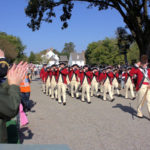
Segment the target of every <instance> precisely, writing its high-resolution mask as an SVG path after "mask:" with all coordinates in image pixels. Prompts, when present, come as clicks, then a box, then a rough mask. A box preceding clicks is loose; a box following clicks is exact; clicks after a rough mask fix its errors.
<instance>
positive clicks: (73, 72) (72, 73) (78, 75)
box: [69, 69, 80, 82]
mask: <svg viewBox="0 0 150 150" xmlns="http://www.w3.org/2000/svg"><path fill="white" fill-rule="evenodd" d="M74 74H75V77H76V81H77V82H78V81H79V78H80V71H79V70H78V69H76V70H70V72H69V80H70V81H71V80H72V77H73V75H74Z"/></svg>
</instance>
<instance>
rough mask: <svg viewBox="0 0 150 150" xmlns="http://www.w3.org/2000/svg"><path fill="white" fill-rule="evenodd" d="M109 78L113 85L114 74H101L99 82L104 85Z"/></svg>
mask: <svg viewBox="0 0 150 150" xmlns="http://www.w3.org/2000/svg"><path fill="white" fill-rule="evenodd" d="M107 78H109V81H110V83H112V79H113V73H112V72H109V73H101V74H100V76H99V81H100V82H103V84H104V83H105V81H106V79H107Z"/></svg>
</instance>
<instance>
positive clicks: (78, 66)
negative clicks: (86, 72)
mask: <svg viewBox="0 0 150 150" xmlns="http://www.w3.org/2000/svg"><path fill="white" fill-rule="evenodd" d="M75 66H76V67H79V65H78V64H73V65H72V66H71V67H75Z"/></svg>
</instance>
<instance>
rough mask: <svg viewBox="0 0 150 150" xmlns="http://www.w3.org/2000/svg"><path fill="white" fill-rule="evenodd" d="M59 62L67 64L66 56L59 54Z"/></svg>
mask: <svg viewBox="0 0 150 150" xmlns="http://www.w3.org/2000/svg"><path fill="white" fill-rule="evenodd" d="M59 63H65V64H66V65H68V58H67V56H65V55H64V56H60V57H59Z"/></svg>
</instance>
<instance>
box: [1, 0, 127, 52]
mask: <svg viewBox="0 0 150 150" xmlns="http://www.w3.org/2000/svg"><path fill="white" fill-rule="evenodd" d="M27 3H28V0H1V1H0V32H6V33H7V34H10V35H13V36H17V37H19V38H20V39H21V41H22V43H23V44H24V45H26V49H25V53H26V54H27V55H29V54H30V52H31V51H33V52H35V53H37V52H40V51H41V50H44V49H48V48H54V49H57V50H58V51H62V49H63V48H64V44H65V43H68V42H73V43H74V44H75V46H76V47H75V49H76V51H77V52H81V51H82V50H86V48H87V46H88V44H89V43H91V42H95V41H99V40H104V39H105V38H106V37H110V38H112V37H115V36H116V35H115V31H116V29H117V27H120V26H122V27H124V26H125V24H124V22H123V19H122V17H121V16H120V14H119V13H118V12H117V11H116V10H114V9H109V10H105V11H98V10H97V8H92V9H87V8H86V6H87V3H83V2H78V3H76V5H75V7H74V10H73V12H72V18H71V20H69V27H68V28H67V29H64V30H62V29H61V27H62V22H61V21H60V19H59V15H57V14H61V7H59V8H57V10H56V11H57V14H56V15H57V17H56V18H54V19H53V23H52V24H48V23H42V25H41V28H40V30H38V31H35V32H33V31H32V30H31V29H30V28H28V27H27V23H28V22H29V21H30V18H28V17H27V16H26V15H25V12H24V9H25V8H26V6H27Z"/></svg>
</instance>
